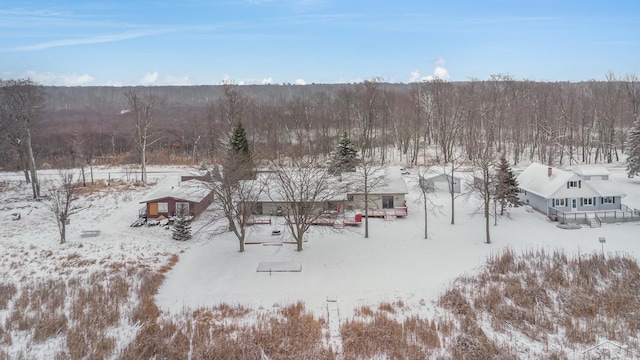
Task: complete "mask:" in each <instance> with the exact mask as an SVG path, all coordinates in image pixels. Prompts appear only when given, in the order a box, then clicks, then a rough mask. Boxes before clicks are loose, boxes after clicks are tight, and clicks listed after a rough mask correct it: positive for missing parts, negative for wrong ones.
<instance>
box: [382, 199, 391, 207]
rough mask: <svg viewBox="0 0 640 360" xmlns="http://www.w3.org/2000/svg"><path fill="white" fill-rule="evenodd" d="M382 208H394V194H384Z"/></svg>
mask: <svg viewBox="0 0 640 360" xmlns="http://www.w3.org/2000/svg"><path fill="white" fill-rule="evenodd" d="M382 208H383V209H393V196H383V197H382Z"/></svg>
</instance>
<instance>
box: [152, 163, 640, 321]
mask: <svg viewBox="0 0 640 360" xmlns="http://www.w3.org/2000/svg"><path fill="white" fill-rule="evenodd" d="M612 172H613V174H612V178H613V181H615V182H616V183H618V184H619V185H620V186H621V187H623V188H624V189H625V191H626V192H627V194H629V195H628V196H627V197H626V198H625V199H624V203H625V204H626V205H628V206H630V207H632V208H633V207H636V208H640V180H639V179H635V180H629V179H627V177H626V174H624V172H623V169H622V168H620V169H612ZM406 181H407V185H408V187H409V191H410V194H409V195H408V198H407V204H408V206H409V216H408V217H406V218H404V219H401V218H399V219H396V220H394V221H385V220H383V219H370V220H369V221H370V223H369V226H370V229H369V234H370V237H369V238H368V239H365V238H364V225H363V226H361V227H358V228H347V229H345V230H340V231H335V230H330V229H327V228H323V227H313V228H312V233H311V234H310V236H309V237H308V238H307V242H306V243H305V244H304V250H303V251H302V252H296V251H295V247H294V245H287V244H285V245H283V246H263V245H248V246H247V248H246V252H245V253H239V252H238V251H237V250H238V243H237V240H236V238H235V237H233V236H232V235H231V234H224V235H221V236H216V237H212V238H208V239H207V238H202V237H197V239H198V240H196V241H197V243H196V244H193V245H192V246H191V248H190V249H189V250H188V251H186V252H185V253H184V254H182V255H181V256H180V262H179V263H178V264H177V265H176V266H175V268H174V269H173V270H172V271H171V272H170V273H169V274H168V278H167V280H166V282H165V284H164V286H162V287H161V289H160V292H159V294H158V296H157V298H156V299H157V303H158V306H160V307H161V308H163V309H166V310H167V311H171V312H179V311H182V310H183V309H184V308H196V307H198V306H202V305H211V304H216V303H221V302H225V303H229V304H243V305H246V306H249V307H252V308H268V307H271V306H273V305H274V304H287V303H293V302H295V301H297V300H301V301H303V302H304V303H305V304H306V305H307V308H308V309H311V310H312V311H314V312H315V313H316V314H318V315H319V316H322V315H323V314H325V313H326V309H327V304H326V301H327V299H336V300H337V302H338V306H339V309H340V314H341V317H345V318H346V317H349V316H350V315H351V314H352V312H353V310H354V309H355V308H357V307H359V306H361V305H371V306H375V305H377V304H379V303H381V302H394V301H396V300H398V299H402V301H403V302H404V303H405V304H407V305H409V306H410V307H413V308H414V310H415V311H417V313H425V315H427V314H429V313H430V312H431V311H432V309H433V305H432V301H433V300H435V299H436V298H437V297H438V295H440V294H441V293H442V292H443V290H444V289H445V287H446V286H447V285H448V284H449V283H450V282H451V281H452V280H453V279H454V278H455V277H457V276H459V275H462V274H465V273H469V272H472V271H473V270H474V268H476V267H477V266H480V265H481V264H483V263H484V261H485V260H486V258H487V256H488V255H489V254H491V253H499V252H501V250H502V249H503V248H505V247H511V248H513V249H514V250H516V252H520V250H528V249H529V250H530V249H536V248H538V247H542V248H546V249H549V250H554V249H564V250H565V251H566V253H567V254H568V255H572V254H577V253H591V252H593V251H602V247H601V244H600V242H599V240H598V239H599V237H603V236H604V237H606V239H607V242H606V244H605V251H606V252H625V253H629V254H632V255H633V256H634V257H636V258H640V224H638V223H627V224H603V226H602V227H601V228H593V229H592V228H582V229H578V230H563V229H559V228H557V227H556V223H551V222H549V221H548V220H547V219H546V217H545V216H543V215H542V214H540V213H537V212H533V213H528V212H526V211H525V210H524V208H517V209H512V210H511V211H510V213H509V215H508V216H504V217H502V218H500V219H499V220H498V225H497V226H493V225H492V226H491V240H492V244H490V245H488V244H485V243H484V241H485V238H484V219H483V218H482V217H481V216H476V217H475V218H471V217H470V216H469V214H470V213H471V212H472V211H473V209H474V208H475V206H476V204H475V201H474V200H473V199H471V200H469V201H468V202H465V201H463V198H462V197H461V198H458V199H457V200H456V209H455V214H456V218H455V225H451V224H450V220H451V215H450V214H451V208H450V197H449V194H448V193H438V194H433V196H432V198H433V200H434V203H435V205H436V206H437V208H436V209H435V213H429V214H428V216H429V239H427V240H425V239H424V212H423V211H422V204H420V203H418V202H417V199H418V197H419V195H418V194H419V189H418V187H417V185H418V184H417V175H412V176H406ZM274 219H275V220H276V222H275V223H274V224H272V225H256V226H254V227H253V228H252V232H251V233H250V235H249V238H248V241H256V242H273V241H282V240H284V241H292V239H291V237H290V235H288V234H287V233H286V231H285V232H284V234H283V235H282V237H281V238H280V237H276V238H275V239H274V237H272V236H271V231H272V230H274V229H281V230H283V231H284V230H286V228H285V227H284V226H283V224H282V222H283V220H282V219H277V218H274ZM278 221H279V222H278ZM492 224H493V220H492ZM260 262H299V263H302V271H301V272H292V273H275V272H274V273H264V272H256V269H257V266H258V264H259V263H260Z"/></svg>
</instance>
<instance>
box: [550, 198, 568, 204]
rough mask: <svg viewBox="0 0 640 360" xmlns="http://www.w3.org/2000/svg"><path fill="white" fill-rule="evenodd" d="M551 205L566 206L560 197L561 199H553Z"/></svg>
mask: <svg viewBox="0 0 640 360" xmlns="http://www.w3.org/2000/svg"><path fill="white" fill-rule="evenodd" d="M553 206H566V203H565V201H564V198H562V199H553Z"/></svg>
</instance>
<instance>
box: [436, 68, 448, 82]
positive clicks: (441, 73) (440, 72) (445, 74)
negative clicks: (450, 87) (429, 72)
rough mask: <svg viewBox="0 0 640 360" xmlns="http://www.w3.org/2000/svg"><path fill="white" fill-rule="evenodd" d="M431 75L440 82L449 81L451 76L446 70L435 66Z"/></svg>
mask: <svg viewBox="0 0 640 360" xmlns="http://www.w3.org/2000/svg"><path fill="white" fill-rule="evenodd" d="M433 73H434V74H435V76H436V77H437V78H439V79H442V80H449V79H451V76H449V71H447V68H445V67H442V66H436V69H435V70H433Z"/></svg>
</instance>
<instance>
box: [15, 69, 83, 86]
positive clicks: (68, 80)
mask: <svg viewBox="0 0 640 360" xmlns="http://www.w3.org/2000/svg"><path fill="white" fill-rule="evenodd" d="M24 77H28V78H31V79H33V80H34V81H35V82H37V83H40V84H42V85H57V86H80V85H87V84H88V83H91V82H93V80H95V79H94V77H93V76H91V75H89V74H81V75H78V74H72V75H58V74H54V73H52V72H44V73H40V72H37V71H32V70H31V71H27V72H26V73H25V75H24Z"/></svg>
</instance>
